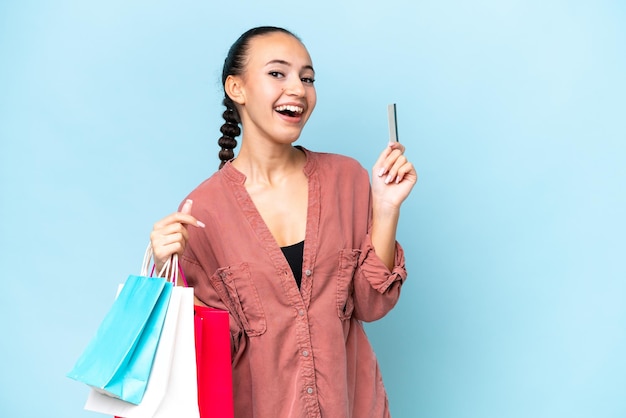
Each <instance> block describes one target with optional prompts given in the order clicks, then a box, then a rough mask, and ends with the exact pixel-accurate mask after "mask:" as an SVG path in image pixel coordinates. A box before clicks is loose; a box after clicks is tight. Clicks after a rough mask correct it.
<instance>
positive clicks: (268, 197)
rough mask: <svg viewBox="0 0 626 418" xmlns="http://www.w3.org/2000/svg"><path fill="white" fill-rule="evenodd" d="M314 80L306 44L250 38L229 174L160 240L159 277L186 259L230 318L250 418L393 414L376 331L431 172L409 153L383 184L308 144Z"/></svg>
mask: <svg viewBox="0 0 626 418" xmlns="http://www.w3.org/2000/svg"><path fill="white" fill-rule="evenodd" d="M314 80H315V71H314V69H313V64H312V62H311V57H310V56H309V54H308V52H307V50H306V48H305V47H304V45H303V44H302V42H301V41H300V40H299V39H298V38H297V37H296V36H295V35H293V34H292V33H290V32H288V31H286V30H284V29H281V28H275V27H259V28H254V29H251V30H249V31H248V32H246V33H244V34H243V35H242V36H241V37H240V38H239V39H238V40H237V41H236V42H235V43H234V44H233V46H232V47H231V49H230V51H229V53H228V56H227V58H226V60H225V62H224V69H223V73H222V82H223V86H224V92H225V96H224V105H225V106H226V111H225V112H224V119H225V123H224V125H223V126H222V129H221V131H222V133H223V136H222V137H221V138H220V139H219V145H220V146H221V147H222V150H221V151H220V154H219V155H220V159H221V160H222V164H221V166H220V170H219V171H217V172H216V173H215V174H214V175H213V176H211V177H210V178H209V179H208V180H206V181H205V182H203V183H202V184H200V185H199V186H198V187H197V188H196V189H195V190H194V191H192V192H191V194H190V195H189V196H188V198H187V199H186V200H185V202H184V203H183V204H182V207H181V209H180V211H179V212H176V213H173V214H171V215H169V216H167V217H165V218H164V219H162V220H161V221H159V222H157V223H156V224H155V225H154V230H153V232H152V234H151V242H152V246H153V249H154V254H155V261H156V264H157V267H159V268H160V266H161V265H162V263H164V262H165V260H167V259H168V258H169V257H170V256H171V255H172V254H174V253H178V254H180V255H181V265H182V269H183V271H184V272H185V275H186V277H187V280H188V282H189V284H190V285H191V286H193V287H194V290H195V293H196V296H197V299H198V300H199V301H200V302H202V303H204V304H206V305H209V306H212V307H215V308H219V309H225V310H228V311H229V313H230V330H231V342H232V367H233V382H234V383H233V385H234V388H233V389H234V398H235V399H234V401H235V415H236V416H237V417H261V418H277V417H298V418H299V417H311V418H312V417H330V418H345V417H358V418H363V417H387V416H389V408H388V402H387V396H386V393H385V389H384V387H383V383H382V379H381V376H380V372H379V368H378V364H377V361H376V358H375V356H374V353H373V351H372V348H371V346H370V344H369V342H368V340H367V337H366V335H365V332H364V330H363V326H362V321H374V320H377V319H379V318H381V317H383V316H384V315H385V314H386V313H387V312H389V310H390V309H391V308H393V306H394V305H395V304H396V302H397V300H398V297H399V295H400V288H401V286H402V283H403V282H404V280H405V279H406V270H405V267H404V254H403V251H402V248H401V247H400V245H399V244H398V243H397V242H396V239H395V236H396V228H397V224H398V218H399V213H400V206H401V204H402V202H403V201H404V200H405V199H406V197H407V196H408V194H409V192H410V191H411V189H412V188H413V186H414V184H415V183H416V181H417V175H416V172H415V169H414V168H413V166H412V164H411V163H410V162H408V161H407V159H406V158H405V157H404V155H403V152H404V147H403V146H402V145H401V144H399V143H392V144H390V145H389V146H388V147H386V148H385V149H384V150H383V151H382V153H381V154H380V156H379V158H378V160H377V161H376V163H375V166H374V169H373V173H372V181H371V184H370V179H369V175H368V173H367V171H366V170H364V169H363V168H362V167H361V166H360V165H359V164H358V163H357V162H356V161H355V160H353V159H351V158H348V157H344V156H340V155H335V154H325V153H317V152H313V151H310V150H308V149H305V148H303V147H299V146H294V145H293V144H294V142H295V141H296V140H297V139H298V137H299V136H300V133H301V132H302V129H303V128H304V125H305V124H306V122H307V120H308V119H309V117H310V116H311V112H313V109H314V108H315V103H316V95H315V86H314ZM239 125H241V128H242V130H243V135H242V140H241V148H240V151H239V154H238V155H237V158H233V157H234V154H233V151H232V150H233V149H234V148H235V146H236V145H237V142H236V140H235V139H234V137H236V136H237V135H239V133H240V128H239ZM192 203H193V207H192ZM189 226H191V227H189Z"/></svg>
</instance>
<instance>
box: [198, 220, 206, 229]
mask: <svg viewBox="0 0 626 418" xmlns="http://www.w3.org/2000/svg"><path fill="white" fill-rule="evenodd" d="M196 224H197V225H198V226H199V227H200V228H204V227H205V226H206V225H205V224H204V222H201V221H196Z"/></svg>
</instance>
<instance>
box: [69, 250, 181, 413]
mask: <svg viewBox="0 0 626 418" xmlns="http://www.w3.org/2000/svg"><path fill="white" fill-rule="evenodd" d="M148 254H149V255H148ZM151 254H152V253H151V247H150V246H149V247H148V250H146V256H144V265H143V266H142V275H141V276H135V275H131V276H129V277H128V279H127V280H126V282H125V283H124V286H123V288H122V289H121V291H120V292H119V294H118V296H117V298H116V299H115V301H114V302H113V305H112V306H111V308H110V310H109V311H108V313H107V314H106V316H105V318H104V319H103V321H102V322H101V324H100V326H99V327H98V330H97V333H96V335H95V336H94V337H93V338H92V340H91V341H90V342H89V344H88V346H87V348H86V349H85V351H84V352H83V353H82V355H81V356H80V357H79V359H78V360H77V362H76V364H75V365H74V367H73V369H72V370H71V371H70V372H69V373H68V374H67V376H68V377H70V378H72V379H74V380H77V381H80V382H83V383H85V384H87V385H89V386H91V387H92V388H93V389H94V390H96V391H98V392H100V393H103V394H106V395H108V396H112V397H116V398H120V399H123V400H125V401H127V402H130V403H133V404H138V403H139V402H140V401H141V399H142V398H143V395H144V393H145V390H146V386H147V383H148V378H149V376H150V371H151V369H152V363H153V360H154V356H155V354H156V349H157V345H158V341H159V338H160V335H161V331H162V329H163V325H164V321H165V315H166V312H167V307H168V304H169V300H170V295H171V292H172V284H171V283H170V282H168V281H167V280H166V279H164V278H158V277H147V262H146V258H147V259H148V260H149V259H150V257H151Z"/></svg>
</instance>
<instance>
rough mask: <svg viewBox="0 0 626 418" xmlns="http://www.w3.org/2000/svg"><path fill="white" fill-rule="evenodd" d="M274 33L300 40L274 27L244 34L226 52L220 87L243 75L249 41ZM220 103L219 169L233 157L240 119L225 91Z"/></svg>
mask: <svg viewBox="0 0 626 418" xmlns="http://www.w3.org/2000/svg"><path fill="white" fill-rule="evenodd" d="M274 32H281V33H285V34H287V35H291V36H293V37H294V38H296V39H298V40H300V38H298V37H297V36H296V35H294V34H293V33H291V32H289V31H288V30H287V29H283V28H279V27H275V26H259V27H256V28H252V29H250V30H248V31H246V32H244V33H243V34H242V35H241V36H240V37H239V39H237V40H236V41H235V43H234V44H233V45H232V46H231V47H230V49H229V50H228V55H227V56H226V59H225V60H224V68H223V69H222V86H224V84H225V83H226V79H227V78H228V76H229V75H242V74H243V73H244V71H245V64H246V58H247V54H248V49H249V46H250V40H251V39H252V38H254V37H257V36H261V35H265V34H268V33H274ZM222 103H223V105H224V106H225V107H226V110H225V111H224V113H223V114H222V117H223V118H224V121H225V122H224V124H223V125H222V127H221V128H220V132H222V136H221V137H220V139H219V140H218V141H217V143H218V145H219V146H220V148H221V149H220V152H219V158H220V161H221V163H220V168H222V167H223V166H224V164H226V162H227V161H230V160H232V159H233V158H234V157H235V153H234V151H233V150H234V149H235V147H237V140H236V139H235V137H236V136H239V134H240V133H241V129H240V127H239V124H240V123H241V118H240V116H239V112H237V108H236V107H235V103H234V102H233V100H232V99H231V98H230V97H229V96H228V94H226V90H224V99H223V101H222Z"/></svg>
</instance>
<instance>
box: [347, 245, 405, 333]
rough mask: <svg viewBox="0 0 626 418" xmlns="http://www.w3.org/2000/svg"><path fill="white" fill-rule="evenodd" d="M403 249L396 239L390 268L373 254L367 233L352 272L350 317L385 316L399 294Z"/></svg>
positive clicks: (403, 277) (403, 269)
mask: <svg viewBox="0 0 626 418" xmlns="http://www.w3.org/2000/svg"><path fill="white" fill-rule="evenodd" d="M404 262H405V259H404V250H403V249H402V247H401V246H400V244H399V243H398V242H396V254H395V260H394V266H393V269H392V270H391V271H389V269H388V268H387V266H385V264H384V263H383V262H382V260H381V259H380V258H378V256H377V255H376V252H375V251H374V247H373V246H372V241H371V239H370V236H369V235H367V236H366V239H365V241H364V243H363V246H362V248H361V251H360V255H359V259H358V262H357V267H356V270H355V273H354V316H355V317H356V319H358V320H361V321H365V322H371V321H376V320H378V319H380V318H382V317H383V316H385V315H386V314H387V313H388V312H389V311H390V310H391V309H392V308H393V307H394V306H395V305H396V302H397V301H398V298H399V297H400V288H401V287H402V284H403V283H404V281H405V280H406V277H407V272H406V268H405V264H404Z"/></svg>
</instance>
